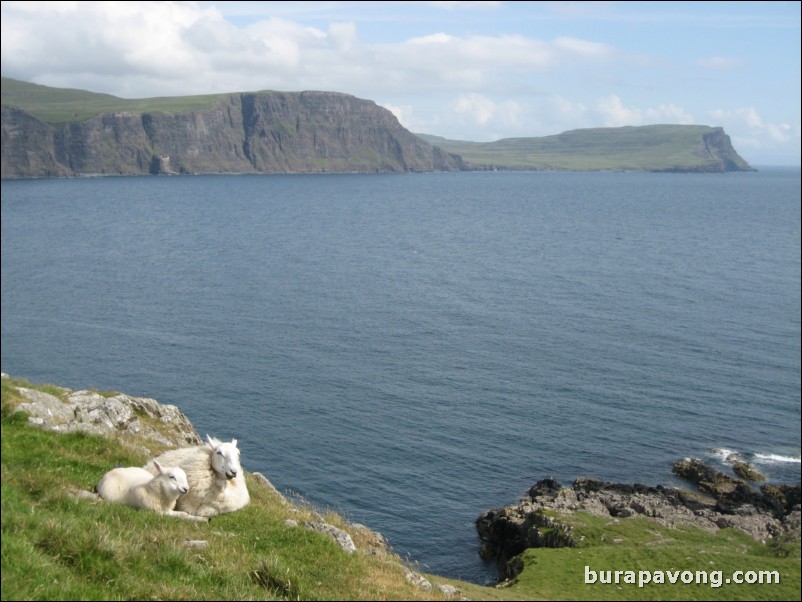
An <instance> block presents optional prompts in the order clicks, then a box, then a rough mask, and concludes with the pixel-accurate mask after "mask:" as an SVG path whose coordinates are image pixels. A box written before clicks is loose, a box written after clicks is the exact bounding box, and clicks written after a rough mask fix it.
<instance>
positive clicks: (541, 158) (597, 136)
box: [418, 125, 715, 170]
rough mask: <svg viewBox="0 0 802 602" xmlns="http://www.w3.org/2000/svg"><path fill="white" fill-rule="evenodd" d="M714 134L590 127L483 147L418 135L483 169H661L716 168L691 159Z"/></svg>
mask: <svg viewBox="0 0 802 602" xmlns="http://www.w3.org/2000/svg"><path fill="white" fill-rule="evenodd" d="M712 131H713V128H711V127H708V126H703V125H700V126H686V125H652V126H640V127H621V128H592V129H583V130H572V131H570V132H564V133H562V134H557V135H555V136H544V137H541V138H505V139H503V140H497V141H495V142H484V143H479V142H467V141H463V140H448V139H446V138H440V137H437V136H428V135H425V134H418V136H420V137H421V138H423V139H424V140H426V141H427V142H429V143H430V144H433V145H435V146H439V147H440V148H442V149H443V150H445V151H448V152H451V153H456V154H458V155H460V156H462V158H463V159H465V161H467V162H468V163H469V164H470V165H471V166H475V167H477V168H482V169H484V168H488V167H497V168H499V169H537V170H549V169H556V170H605V169H616V170H644V169H646V170H653V169H658V170H660V169H666V168H667V167H675V168H688V167H695V166H700V165H706V164H711V165H712V164H714V163H715V162H714V161H712V160H702V159H700V158H699V157H698V156H696V155H695V154H694V150H695V149H698V148H703V147H704V144H703V142H702V136H703V135H704V134H706V133H709V132H712Z"/></svg>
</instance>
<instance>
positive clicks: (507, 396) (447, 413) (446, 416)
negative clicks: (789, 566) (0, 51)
mask: <svg viewBox="0 0 802 602" xmlns="http://www.w3.org/2000/svg"><path fill="white" fill-rule="evenodd" d="M2 370H3V371H4V372H7V373H10V374H11V375H12V376H17V377H22V378H27V379H29V380H32V381H34V382H49V383H55V384H60V385H64V386H68V387H71V388H86V387H97V388H98V389H101V390H109V389H113V390H120V391H123V392H126V393H128V394H131V395H140V396H150V397H154V398H156V399H158V400H159V401H161V402H163V403H173V404H176V405H178V406H179V407H180V408H181V409H182V410H183V411H184V412H185V413H187V414H188V416H189V417H190V419H191V420H192V422H193V423H194V424H195V426H196V427H197V428H198V430H199V431H200V432H201V434H204V433H206V432H208V433H211V434H213V435H215V436H217V437H220V438H231V437H236V438H238V439H239V441H240V447H241V448H242V449H243V464H244V465H245V467H246V468H247V469H249V470H252V471H261V472H263V473H264V474H265V475H266V476H268V477H269V478H270V479H271V480H272V481H273V483H274V484H275V485H276V486H277V487H278V488H279V489H281V490H285V491H287V490H289V491H293V492H297V493H299V494H300V495H302V496H303V497H305V498H306V499H308V500H309V501H310V502H312V503H315V504H318V505H321V506H323V507H329V508H332V509H334V510H336V511H338V512H341V513H342V514H344V515H345V516H346V517H347V518H348V519H350V520H352V521H354V522H361V523H364V524H366V525H368V526H369V527H371V528H373V529H376V530H378V531H380V532H382V533H383V534H384V535H385V537H387V538H388V540H389V542H390V543H391V545H393V547H394V549H395V550H396V551H397V552H399V553H400V554H401V555H403V556H407V555H408V556H409V557H410V558H411V559H413V560H416V561H418V562H420V564H421V567H422V568H423V569H425V570H429V571H432V572H436V573H440V574H445V575H448V576H453V577H461V578H465V579H472V580H475V581H480V582H481V581H484V580H487V579H489V578H492V577H493V576H494V574H495V573H494V569H493V567H490V566H486V565H485V564H484V563H482V562H481V561H480V559H479V557H478V553H477V551H478V541H477V538H476V533H475V529H474V520H475V519H476V517H477V516H478V515H479V514H480V513H481V512H483V511H484V510H487V509H489V508H491V507H494V506H500V505H505V504H508V503H512V502H514V501H516V500H517V499H518V498H519V497H520V496H521V495H523V494H524V492H525V491H526V489H527V488H528V487H529V486H530V485H531V484H532V483H533V482H534V481H535V480H538V479H541V478H544V477H548V476H555V477H557V478H558V479H560V480H562V481H563V482H565V483H569V482H570V481H571V480H573V479H574V478H576V477H580V476H593V477H598V478H602V479H608V480H615V481H620V482H641V483H647V484H660V483H668V484H671V483H675V481H673V480H672V476H671V474H670V469H671V464H672V462H673V461H675V460H677V459H679V458H682V457H686V456H701V457H704V458H707V459H710V460H712V461H717V459H720V458H721V457H723V455H724V454H725V453H727V452H723V451H721V450H731V451H737V452H739V453H741V454H743V455H745V456H746V457H747V458H748V459H750V460H752V461H753V462H755V463H756V465H757V467H758V468H759V469H760V470H762V471H763V472H765V473H767V474H768V476H769V477H770V478H771V479H773V480H790V479H794V480H798V479H799V472H800V464H799V454H800V172H799V170H798V169H769V168H767V169H764V170H761V171H760V172H758V173H743V174H727V175H683V174H670V175H669V174H638V173H600V174H581V173H568V174H567V173H443V174H415V175H412V174H407V175H326V176H300V175H299V176H208V177H207V176H203V177H174V178H170V177H161V178H158V177H142V178H135V177H132V178H103V179H76V180H40V181H5V182H3V183H2Z"/></svg>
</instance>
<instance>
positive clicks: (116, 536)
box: [1, 379, 800, 600]
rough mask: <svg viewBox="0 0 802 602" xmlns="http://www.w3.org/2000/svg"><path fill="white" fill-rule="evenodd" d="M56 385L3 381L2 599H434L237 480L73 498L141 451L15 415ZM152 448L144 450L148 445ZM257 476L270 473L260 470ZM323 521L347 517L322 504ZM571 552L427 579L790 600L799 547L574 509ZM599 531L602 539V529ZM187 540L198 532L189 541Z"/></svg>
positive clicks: (489, 594) (509, 595) (499, 595)
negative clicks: (768, 573) (186, 506)
mask: <svg viewBox="0 0 802 602" xmlns="http://www.w3.org/2000/svg"><path fill="white" fill-rule="evenodd" d="M11 385H14V386H27V387H32V388H37V389H41V390H46V391H48V392H50V393H52V394H55V395H59V394H60V393H61V390H59V389H58V388H56V387H53V386H43V387H41V386H33V385H30V383H25V382H24V381H9V380H8V379H3V386H2V399H3V403H2V405H3V412H2V456H1V459H2V598H3V599H4V600H26V599H27V600H31V599H38V600H71V599H84V600H120V599H137V600H148V599H162V600H164V599H191V600H220V599H222V600H226V599H228V600H258V599H261V600H271V599H303V600H379V599H385V600H416V599H439V598H441V597H442V596H440V595H439V594H438V593H427V592H423V591H421V590H418V589H416V588H414V587H412V586H411V585H409V584H408V583H407V582H406V580H405V577H404V571H403V568H402V566H401V562H400V560H399V558H398V557H397V556H395V555H394V554H392V553H389V554H384V553H380V554H372V553H370V552H368V551H364V550H365V549H366V545H367V540H366V539H365V537H366V536H365V535H360V533H359V531H353V530H352V536H354V540H355V542H356V544H357V547H358V548H360V551H359V552H357V553H356V554H354V555H347V554H345V553H344V552H342V551H341V550H340V549H339V547H338V546H337V545H336V544H334V543H333V542H332V541H331V540H329V539H328V538H327V537H325V536H323V535H319V534H316V533H313V532H311V531H309V530H307V529H304V528H302V527H289V526H286V525H285V522H284V521H285V520H286V519H289V518H291V519H295V520H300V521H303V520H311V519H312V517H313V514H312V511H311V510H310V509H308V508H305V507H303V506H288V505H286V504H284V503H283V502H282V500H281V499H280V498H279V497H278V496H276V495H275V494H274V493H272V492H271V491H269V490H268V489H267V488H264V487H261V486H259V484H258V483H257V482H256V481H255V480H254V479H252V478H251V477H250V476H249V477H248V484H249V489H250V490H251V497H252V502H251V504H250V505H249V506H248V507H246V508H245V509H243V510H241V511H238V512H235V513H233V514H229V515H225V516H220V517H217V518H215V519H214V520H213V521H212V522H211V523H208V524H207V523H192V522H187V521H181V520H177V519H172V518H169V517H162V516H159V515H156V514H153V513H148V512H143V511H137V510H134V509H132V508H127V507H124V506H116V505H111V504H103V503H100V502H92V501H85V500H78V499H75V498H74V497H72V496H71V495H69V493H68V491H69V490H70V489H75V488H80V489H91V488H92V487H93V486H94V485H95V484H96V483H97V482H98V480H99V479H100V477H101V476H102V475H103V473H104V472H105V471H106V470H107V469H108V468H109V467H111V466H113V465H114V464H115V463H117V462H119V463H121V464H124V465H139V464H142V463H143V462H144V461H145V460H146V458H145V457H144V456H143V455H142V452H139V451H136V450H135V449H134V448H132V447H130V446H127V445H123V444H122V442H120V441H115V440H112V439H107V438H102V437H93V436H86V435H79V434H71V435H58V434H54V433H49V432H45V431H42V430H40V429H37V428H35V427H32V426H29V425H28V424H27V423H26V420H25V417H24V415H22V414H21V413H18V412H16V413H15V412H14V411H13V406H14V405H15V404H16V403H17V402H18V401H20V398H19V394H18V393H17V392H16V391H15V389H14V388H13V387H12V386H11ZM154 451H155V450H154ZM268 476H269V475H268ZM325 519H326V520H327V522H330V523H332V524H335V525H336V526H339V527H341V528H348V525H347V524H346V523H345V521H343V520H342V518H341V517H339V516H337V515H336V514H333V513H328V514H327V515H326V517H325ZM572 520H573V521H574V524H575V535H576V536H577V537H581V536H582V535H584V536H585V537H584V540H583V541H582V543H581V544H580V547H578V548H575V549H561V550H548V549H538V550H529V551H527V552H526V554H525V555H524V562H525V565H526V569H525V570H524V572H523V573H522V574H521V575H520V577H519V578H518V579H517V580H516V581H515V582H514V583H513V584H510V585H508V586H507V587H503V588H492V587H482V586H478V585H474V584H469V583H464V582H458V581H454V580H449V579H441V578H439V577H436V578H435V577H431V578H430V580H431V581H433V582H436V583H451V584H453V585H456V586H457V587H458V588H459V589H461V590H462V592H463V594H464V595H465V596H467V597H468V598H469V599H472V600H549V599H565V600H579V599H611V600H642V599H699V600H704V599H750V600H762V599H765V600H790V599H797V600H798V599H800V552H799V549H800V548H799V544H793V545H783V546H766V545H762V544H759V543H756V542H754V541H752V540H751V539H749V538H747V537H745V536H743V535H741V534H739V533H736V532H734V531H731V530H724V531H720V532H719V533H718V534H716V535H709V534H706V533H703V532H701V531H699V530H695V529H687V530H686V529H683V530H668V529H665V528H662V527H659V526H657V525H655V524H654V523H652V522H650V521H647V520H645V519H625V520H621V521H620V522H619V524H617V525H616V524H612V523H611V521H609V520H606V519H601V518H598V517H590V516H585V515H575V516H574V517H573V518H572ZM602 536H604V537H602ZM187 540H206V541H208V546H207V547H206V548H189V547H186V546H185V545H184V544H183V542H185V541H187ZM586 564H587V565H589V566H591V567H592V568H593V569H594V570H601V569H607V568H611V569H624V570H639V569H646V568H648V569H651V570H656V569H663V570H669V569H672V570H676V569H682V570H685V569H690V570H694V571H696V570H717V569H720V570H723V571H725V576H728V575H729V573H730V572H731V571H734V570H760V569H770V570H776V571H779V572H780V574H781V578H782V583H781V584H780V585H729V586H723V587H721V588H717V589H716V588H711V587H709V586H702V587H692V586H686V585H662V586H652V587H651V588H644V589H640V588H638V587H637V586H636V585H635V586H633V585H625V586H622V587H616V586H615V585H612V586H610V585H599V584H595V585H585V584H584V582H583V581H584V566H585V565H586Z"/></svg>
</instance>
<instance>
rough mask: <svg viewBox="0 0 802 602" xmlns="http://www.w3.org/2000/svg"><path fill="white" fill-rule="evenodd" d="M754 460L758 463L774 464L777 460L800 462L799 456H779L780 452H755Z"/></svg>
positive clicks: (801, 459)
mask: <svg viewBox="0 0 802 602" xmlns="http://www.w3.org/2000/svg"><path fill="white" fill-rule="evenodd" d="M755 462H756V463H758V464H775V463H777V462H788V463H792V462H793V463H796V464H799V463H801V462H802V458H800V457H799V456H781V455H780V454H755Z"/></svg>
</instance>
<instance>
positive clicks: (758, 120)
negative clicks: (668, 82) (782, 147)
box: [710, 107, 800, 148]
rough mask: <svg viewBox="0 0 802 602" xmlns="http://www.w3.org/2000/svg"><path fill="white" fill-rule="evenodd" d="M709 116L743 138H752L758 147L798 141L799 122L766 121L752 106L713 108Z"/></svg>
mask: <svg viewBox="0 0 802 602" xmlns="http://www.w3.org/2000/svg"><path fill="white" fill-rule="evenodd" d="M710 116H711V118H713V119H714V120H715V121H716V123H717V125H721V126H723V127H724V128H725V130H727V131H730V132H733V135H734V136H740V137H742V138H743V139H744V140H752V141H753V143H754V144H755V145H757V147H758V148H763V147H767V146H771V145H774V144H788V143H794V142H795V143H796V144H798V143H799V141H800V124H799V122H797V123H796V124H791V123H787V122H781V123H767V122H766V121H764V120H763V118H762V117H761V116H760V115H759V114H758V112H757V111H756V110H755V109H754V107H742V108H738V109H733V110H729V111H726V110H723V109H714V110H712V111H710Z"/></svg>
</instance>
